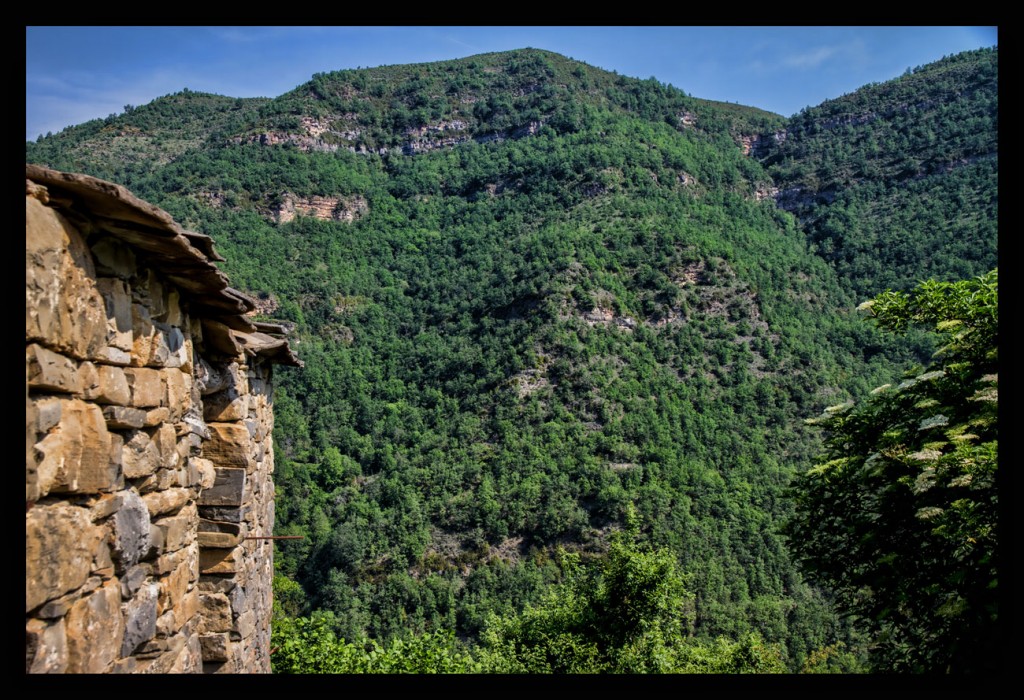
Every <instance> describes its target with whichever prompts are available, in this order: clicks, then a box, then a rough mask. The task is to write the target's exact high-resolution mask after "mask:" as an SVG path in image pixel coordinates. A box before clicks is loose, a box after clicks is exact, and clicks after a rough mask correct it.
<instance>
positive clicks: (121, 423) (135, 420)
mask: <svg viewBox="0 0 1024 700" xmlns="http://www.w3.org/2000/svg"><path fill="white" fill-rule="evenodd" d="M103 419H104V420H105V421H106V422H107V427H108V428H113V429H123V428H141V427H142V426H143V424H144V423H145V422H146V412H145V411H143V410H141V409H138V408H131V407H129V406H104V407H103Z"/></svg>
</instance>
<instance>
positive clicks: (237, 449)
mask: <svg viewBox="0 0 1024 700" xmlns="http://www.w3.org/2000/svg"><path fill="white" fill-rule="evenodd" d="M207 427H208V428H209V430H210V439H209V440H208V441H207V442H206V443H205V444H204V445H203V457H205V458H207V459H209V460H211V461H212V462H213V463H214V464H215V465H217V466H218V467H238V468H241V469H246V470H248V469H249V468H250V467H251V466H252V465H253V461H252V459H251V453H252V438H251V436H250V435H249V431H248V429H247V428H246V427H245V426H244V425H242V424H240V423H208V424H207Z"/></svg>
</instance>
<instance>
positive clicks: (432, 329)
mask: <svg viewBox="0 0 1024 700" xmlns="http://www.w3.org/2000/svg"><path fill="white" fill-rule="evenodd" d="M172 98H174V99H172ZM162 99H163V100H165V101H166V100H169V101H170V102H171V103H174V101H175V100H179V99H188V100H199V101H200V102H201V103H202V104H207V102H209V105H208V107H209V112H208V113H207V114H205V116H201V117H199V116H196V115H191V116H188V117H187V118H186V117H182V118H181V119H182V123H181V126H180V129H181V133H182V134H183V137H182V139H183V140H184V136H185V135H187V136H188V139H187V140H188V141H189V146H188V147H187V148H183V149H179V150H177V151H175V152H174V153H173V154H171V153H168V154H167V155H166V157H162V158H154V157H149V158H148V159H147V161H146V162H145V163H141V162H138V161H136V160H135V158H134V156H131V155H128V154H126V153H125V152H123V151H117V149H116V148H115V146H114V145H113V144H114V143H115V142H116V138H118V137H116V136H115V135H114V134H116V133H117V132H118V130H123V129H124V128H125V125H126V124H128V120H132V119H136V118H138V116H137V115H138V114H139V113H144V114H145V113H146V112H145V111H146V110H148V109H150V108H151V107H153V105H149V106H146V107H140V108H138V109H136V110H134V111H133V112H131V113H130V114H126V115H122V116H117V117H112V118H110V119H108V120H106V122H104V124H105V126H99V125H94V126H92V127H89V129H92V131H90V130H89V129H86V127H87V126H89V125H83V126H82V127H75V128H72V129H68V130H66V131H65V132H62V133H61V134H59V135H57V136H56V137H52V139H47V138H44V139H42V140H41V141H40V142H38V143H36V144H30V145H29V151H28V153H29V156H28V157H29V159H30V160H37V161H39V162H43V163H46V164H47V165H50V166H53V167H57V168H65V169H83V170H86V171H88V172H92V173H94V174H98V175H101V176H105V177H112V176H113V175H114V174H118V173H119V174H120V175H122V176H123V179H124V180H126V181H127V182H128V184H129V185H130V186H131V187H132V188H133V189H134V191H135V192H136V193H137V194H139V195H140V196H143V197H145V198H147V199H149V200H151V201H154V202H155V203H157V204H159V205H160V206H162V207H164V208H166V209H167V210H168V211H170V212H171V213H172V214H173V215H174V216H175V217H176V218H178V219H179V220H181V221H184V222H185V223H186V224H187V225H189V226H192V227H195V228H196V229H197V230H202V231H205V232H207V233H209V234H211V235H212V236H214V238H215V240H216V242H217V245H218V247H219V249H220V250H221V251H222V252H223V253H224V254H225V257H226V258H227V259H228V262H227V263H224V268H225V271H226V272H227V273H228V274H229V275H230V276H231V278H232V281H233V283H234V284H235V285H237V286H239V287H240V288H242V289H244V290H246V291H248V292H251V293H253V294H254V295H256V296H257V297H259V298H260V299H261V300H262V302H261V309H262V311H263V312H264V313H265V314H268V315H270V316H272V317H275V318H278V319H282V320H285V321H288V322H290V323H292V324H294V326H295V331H294V334H293V337H294V338H295V341H294V342H293V344H294V345H295V347H296V349H297V351H298V353H299V354H300V356H301V357H302V358H303V359H304V360H305V363H306V367H305V369H303V370H302V371H298V372H292V371H287V372H281V373H280V375H279V377H278V387H279V390H278V394H277V397H276V416H277V427H276V430H275V443H276V446H277V449H278V465H279V469H278V473H277V475H276V482H277V488H278V501H277V529H278V532H279V533H280V534H304V535H306V539H305V540H303V541H301V542H298V543H295V542H285V543H281V544H280V546H279V548H278V550H277V555H276V557H277V558H276V561H277V564H278V570H279V571H280V573H281V575H282V577H284V578H282V579H281V585H280V586H279V591H280V595H279V597H280V600H281V601H282V603H283V604H284V607H285V609H286V611H287V612H289V613H291V614H293V615H294V614H305V613H309V612H310V611H312V610H321V611H327V612H329V613H330V614H331V616H332V617H331V625H332V626H333V628H334V629H335V631H336V632H337V633H339V634H340V635H342V636H344V637H345V638H347V639H350V640H351V639H356V638H358V637H360V636H362V635H365V634H368V635H371V636H374V637H376V638H378V639H386V638H389V637H395V636H399V635H403V634H407V633H421V632H426V631H432V630H455V631H457V633H458V634H459V635H460V636H461V637H462V638H464V639H467V640H473V639H474V638H475V637H476V635H477V634H478V633H479V632H480V630H481V629H483V628H484V626H485V623H486V621H487V619H488V617H489V616H490V615H492V614H493V615H497V616H504V617H505V618H506V619H507V616H509V615H512V614H514V613H515V612H516V611H518V610H521V609H523V607H524V606H526V605H527V604H530V603H534V604H536V603H538V601H540V600H541V597H542V594H543V592H544V591H545V590H548V589H550V587H551V586H552V585H556V584H558V583H559V582H561V581H562V580H563V576H564V574H565V573H566V572H564V571H563V567H562V565H561V564H560V561H562V560H561V559H559V558H558V557H556V556H554V554H555V552H556V550H557V548H558V547H559V546H561V547H564V548H567V549H569V550H574V551H577V552H579V553H580V554H581V555H582V556H583V557H584V559H586V558H587V557H597V556H598V555H599V554H600V553H601V552H604V551H605V550H606V549H607V546H608V542H609V538H610V537H611V535H612V533H614V532H615V531H617V530H619V529H621V527H622V524H623V519H624V517H625V514H626V513H627V512H628V511H629V510H630V509H631V508H635V510H636V512H637V514H638V515H639V520H640V533H641V534H640V536H641V537H642V538H643V539H644V540H645V541H646V542H647V544H648V545H651V546H654V547H659V548H667V550H668V551H671V552H672V553H673V554H674V556H675V557H676V558H677V562H678V564H679V567H680V570H681V571H682V572H683V574H685V576H686V577H687V580H686V583H687V586H688V588H689V590H690V591H692V592H693V594H694V597H693V602H692V606H693V608H692V620H693V624H692V632H693V634H695V635H697V636H698V637H705V638H714V637H716V636H718V635H726V636H728V637H730V638H732V639H740V637H742V636H743V635H745V634H747V633H750V632H756V633H758V634H760V635H761V636H762V638H763V639H764V640H765V641H766V642H768V643H777V644H779V645H780V649H781V650H782V653H783V657H784V660H785V662H786V663H788V664H789V665H790V667H791V668H799V667H800V666H801V664H803V663H804V662H805V661H806V660H807V658H808V656H809V655H810V653H811V652H812V651H814V650H816V649H822V648H825V647H826V646H828V645H832V644H835V643H837V642H840V641H845V642H847V643H849V642H850V641H851V640H850V637H849V633H848V630H847V627H846V623H841V622H840V621H839V620H838V619H837V618H836V617H835V615H834V614H833V613H832V611H831V609H830V607H829V605H828V603H827V600H826V597H825V596H824V595H823V594H822V593H821V592H819V591H817V590H814V589H812V588H811V587H809V586H808V585H807V584H805V583H804V582H803V580H802V579H801V576H800V575H799V573H798V572H797V570H796V568H795V565H794V563H793V561H792V559H791V557H790V555H789V553H788V551H787V548H786V544H785V541H784V539H783V537H782V535H781V534H780V531H779V523H780V522H782V520H783V519H784V518H785V517H786V516H787V514H788V513H789V511H790V508H791V507H790V505H789V504H788V502H787V501H786V499H785V497H784V495H783V494H784V490H783V489H784V487H785V485H786V484H787V483H788V481H789V480H790V478H791V476H792V474H793V473H794V472H795V471H796V470H798V469H801V468H803V467H805V466H806V465H807V464H809V463H810V461H811V459H812V457H813V456H814V455H815V454H816V452H817V450H818V449H819V442H818V440H819V438H818V436H817V435H816V434H813V433H811V432H808V430H807V429H806V428H805V427H804V425H803V422H802V419H803V418H804V417H806V416H808V415H814V414H817V413H819V412H820V411H821V410H822V408H824V407H825V406H827V405H829V404H834V403H837V402H839V401H842V400H845V399H846V398H848V397H851V396H853V395H860V394H863V393H864V392H865V391H866V390H867V389H868V388H870V387H871V386H875V385H876V384H879V383H881V382H883V381H887V380H889V379H891V378H892V376H893V373H894V372H895V369H896V368H897V367H898V366H900V365H901V364H906V363H907V362H908V361H910V360H911V359H914V358H915V357H917V356H919V355H920V353H921V351H922V350H923V348H915V347H914V346H913V345H912V344H911V343H907V342H904V343H902V344H900V345H895V344H893V343H892V342H891V341H890V340H888V339H886V338H884V337H883V336H882V335H881V334H879V333H878V332H877V331H876V330H874V329H872V328H871V327H869V326H865V325H864V324H862V323H860V322H859V321H858V320H857V319H856V318H854V317H853V314H852V307H853V306H854V305H855V303H856V298H855V297H854V296H853V295H852V294H850V292H849V289H846V288H844V286H843V285H844V283H843V282H842V281H841V278H840V277H839V276H837V274H836V270H835V269H834V268H833V267H832V266H830V265H829V264H827V263H826V262H825V261H823V260H822V259H821V258H819V257H817V256H815V255H814V254H813V252H811V251H809V250H808V248H807V245H806V233H805V231H804V230H803V229H801V228H800V227H799V225H798V222H797V220H796V219H794V218H793V217H792V216H790V215H789V214H788V213H786V212H783V211H780V210H779V209H778V208H776V206H775V204H774V202H773V201H772V200H771V199H767V198H764V197H763V193H764V192H765V191H767V190H768V189H770V187H771V186H772V179H771V176H770V175H769V172H768V171H766V170H765V169H764V168H762V166H761V165H760V164H759V163H758V161H757V160H756V159H755V158H752V157H749V156H747V155H745V154H744V149H743V148H741V146H742V145H743V144H744V143H746V142H747V141H746V140H745V139H744V136H745V135H749V134H753V133H769V132H773V131H775V130H778V129H779V128H781V127H782V126H783V120H782V119H781V117H778V116H777V115H771V114H769V113H766V112H762V111H760V110H755V109H751V108H743V107H738V106H736V105H724V104H718V103H711V102H707V101H702V100H698V99H695V98H692V97H689V96H687V95H685V94H683V93H682V92H681V91H679V90H676V89H674V88H671V87H668V86H664V85H661V84H658V83H657V82H656V81H653V80H646V81H641V80H635V79H630V78H624V77H622V76H616V75H613V74H610V73H607V72H605V71H600V70H598V69H595V68H592V67H590V66H586V65H584V64H580V63H577V62H574V61H571V60H569V59H566V58H564V57H561V56H557V55H555V54H550V53H547V52H542V51H534V50H526V51H517V52H509V53H505V54H487V55H484V56H478V57H473V58H469V59H464V60H460V61H450V62H443V63H437V64H423V65H414V66H394V67H385V68H378V69H367V70H360V71H340V72H336V73H329V74H322V75H318V76H315V77H314V79H313V80H312V81H311V82H310V83H308V84H306V85H303V86H300V87H299V88H296V90H294V91H292V92H290V93H288V94H286V95H283V96H282V97H280V98H277V99H274V100H266V101H241V102H236V101H233V100H229V99H228V98H216V97H214V96H196V95H195V94H194V93H188V94H186V96H185V97H182V96H181V95H178V96H171V97H170V98H162ZM157 102H160V101H159V100H158V101H157ZM156 104H157V103H154V105H156ZM162 109H168V108H167V107H164V108H162ZM160 114H163V112H160ZM161 119H162V117H161ZM197 120H199V121H197ZM152 121H153V122H154V124H155V125H153V124H151V125H150V126H146V127H145V128H146V129H148V131H147V132H146V133H147V134H148V136H147V138H150V139H152V140H153V141H154V142H155V139H157V138H158V137H159V136H160V135H161V134H164V133H165V132H163V131H160V129H167V130H170V131H171V132H173V131H175V129H176V127H175V126H174V122H173V119H172V120H171V121H170V122H163V121H160V120H159V119H156V118H155V117H154V118H153V120H152ZM204 124H205V126H204ZM108 127H109V130H108V132H105V131H104V129H108ZM138 128H140V129H143V126H141V125H140V126H139V127H138ZM104 134H106V135H105V136H104ZM58 140H60V144H61V145H60V148H58V144H57V141H58ZM787 142H788V141H787ZM147 143H148V142H147ZM150 145H152V144H150ZM90 158H91V160H90ZM77 166H81V167H77ZM773 167H774V166H773ZM854 289H856V288H854ZM296 583H297V584H299V585H295V584H296Z"/></svg>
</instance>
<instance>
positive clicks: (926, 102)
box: [758, 49, 999, 297]
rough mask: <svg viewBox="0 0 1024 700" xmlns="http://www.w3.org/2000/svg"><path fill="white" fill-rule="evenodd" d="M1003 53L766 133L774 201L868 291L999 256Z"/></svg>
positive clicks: (955, 61)
mask: <svg viewBox="0 0 1024 700" xmlns="http://www.w3.org/2000/svg"><path fill="white" fill-rule="evenodd" d="M997 59H998V54H997V52H996V50H995V49H988V50H982V51H976V52H971V53H965V54H959V55H956V56H950V57H948V58H944V59H942V60H941V61H937V62H936V63H932V64H929V65H927V66H921V67H918V68H916V69H914V70H909V69H908V71H907V73H906V74H905V75H903V77H901V78H897V79H896V80H892V81H889V82H887V83H882V84H875V85H869V86H866V87H864V88H862V89H860V90H858V91H856V92H854V93H852V94H849V95H845V96H843V97H840V98H838V99H835V100H829V101H827V102H824V103H823V104H821V105H819V106H817V107H814V108H811V109H806V110H804V111H803V112H801V113H800V114H798V115H796V116H795V117H793V118H792V119H790V120H789V122H788V123H787V124H786V127H785V128H784V129H782V130H780V131H777V132H775V133H773V134H771V136H770V137H766V138H764V139H762V140H761V142H760V143H759V145H761V148H760V149H759V152H758V156H759V159H760V160H761V163H762V164H763V165H765V166H766V167H767V169H768V172H769V173H771V175H772V178H773V179H774V181H775V184H776V187H777V188H778V192H777V194H776V197H777V199H778V202H779V205H780V206H781V207H782V208H784V209H786V210H787V211H791V212H793V213H794V214H796V215H797V216H798V217H799V218H800V219H801V221H802V222H803V224H804V227H805V229H806V231H807V234H808V236H809V238H810V241H811V245H812V248H813V249H814V250H815V252H817V253H818V254H819V255H821V256H822V257H824V258H825V259H826V260H828V261H829V262H830V263H831V264H832V265H833V266H834V267H835V269H836V271H837V272H838V273H839V275H840V279H841V280H842V282H841V284H843V285H844V286H845V287H847V288H849V289H851V290H852V291H854V292H855V293H856V294H857V295H858V296H861V297H868V296H873V295H875V294H878V293H879V292H882V291H885V290H886V289H888V288H893V289H908V288H909V287H911V286H913V285H914V284H915V283H917V282H919V281H920V280H922V279H926V278H941V279H944V280H953V279H966V278H968V277H974V276H978V275H982V274H984V273H986V272H988V271H989V270H991V269H992V268H993V267H995V264H996V221H997V217H996V211H997V208H998V200H997V193H998V188H997V176H998V172H999V162H998V113H997V107H998V100H997V98H998V89H997V88H998V84H997V72H998V62H997Z"/></svg>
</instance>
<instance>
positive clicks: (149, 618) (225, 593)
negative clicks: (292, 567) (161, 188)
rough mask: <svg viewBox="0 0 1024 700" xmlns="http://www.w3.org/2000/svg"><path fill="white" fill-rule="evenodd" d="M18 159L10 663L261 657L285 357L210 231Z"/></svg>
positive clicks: (266, 662)
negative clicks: (19, 594) (14, 649)
mask: <svg viewBox="0 0 1024 700" xmlns="http://www.w3.org/2000/svg"><path fill="white" fill-rule="evenodd" d="M26 176H27V180H26V203H25V204H26V211H25V218H26V247H25V275H26V281H25V405H26V410H25V504H26V515H25V568H26V578H25V615H26V627H25V634H26V646H25V663H26V671H27V672H30V673H64V672H67V673H109V672H115V673H116V672H127V673H175V672H207V673H216V672H249V673H259V672H269V670H270V657H269V654H270V610H271V579H272V567H273V545H272V542H271V541H269V540H266V539H254V538H259V537H267V536H269V535H270V534H271V531H272V529H273V522H274V486H273V482H272V478H271V475H272V472H273V464H274V463H273V448H272V444H271V432H272V430H273V393H272V390H271V367H272V365H273V364H275V363H276V364H286V365H301V362H300V361H299V360H298V358H296V356H295V355H294V354H293V353H292V351H291V349H290V347H289V346H288V342H287V340H286V339H285V338H284V337H283V334H282V332H281V331H282V330H283V328H282V327H281V326H280V325H277V324H261V323H256V322H253V321H252V320H250V319H249V318H247V317H246V315H245V314H247V313H248V312H250V311H252V310H253V309H254V308H255V307H254V303H253V300H251V299H249V298H248V297H247V296H246V295H244V294H242V293H241V292H238V291H236V290H234V289H232V288H231V287H230V286H229V284H228V280H227V278H226V277H225V276H224V275H223V273H221V272H220V271H219V270H218V269H217V267H216V266H215V265H214V264H213V263H214V262H215V261H219V260H222V258H220V257H219V256H218V255H217V253H216V251H215V250H214V248H213V245H212V241H211V239H210V238H209V237H208V236H205V235H203V234H200V233H195V232H191V231H187V230H185V229H183V228H182V227H181V226H180V225H179V224H178V223H177V222H175V221H174V220H173V219H172V218H171V216H170V215H169V214H167V213H166V212H164V211H162V210H161V209H159V208H157V207H154V206H152V205H150V204H148V203H146V202H143V201H142V200H140V199H138V198H136V197H135V196H134V195H132V194H131V193H130V192H128V191H127V190H126V189H124V188H123V187H120V186H118V185H114V184H112V183H109V182H104V181H102V180H98V179H96V178H92V177H88V176H85V175H75V174H68V173H60V172H56V171H53V170H48V169H45V168H41V167H38V166H32V165H30V166H27V170H26Z"/></svg>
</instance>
